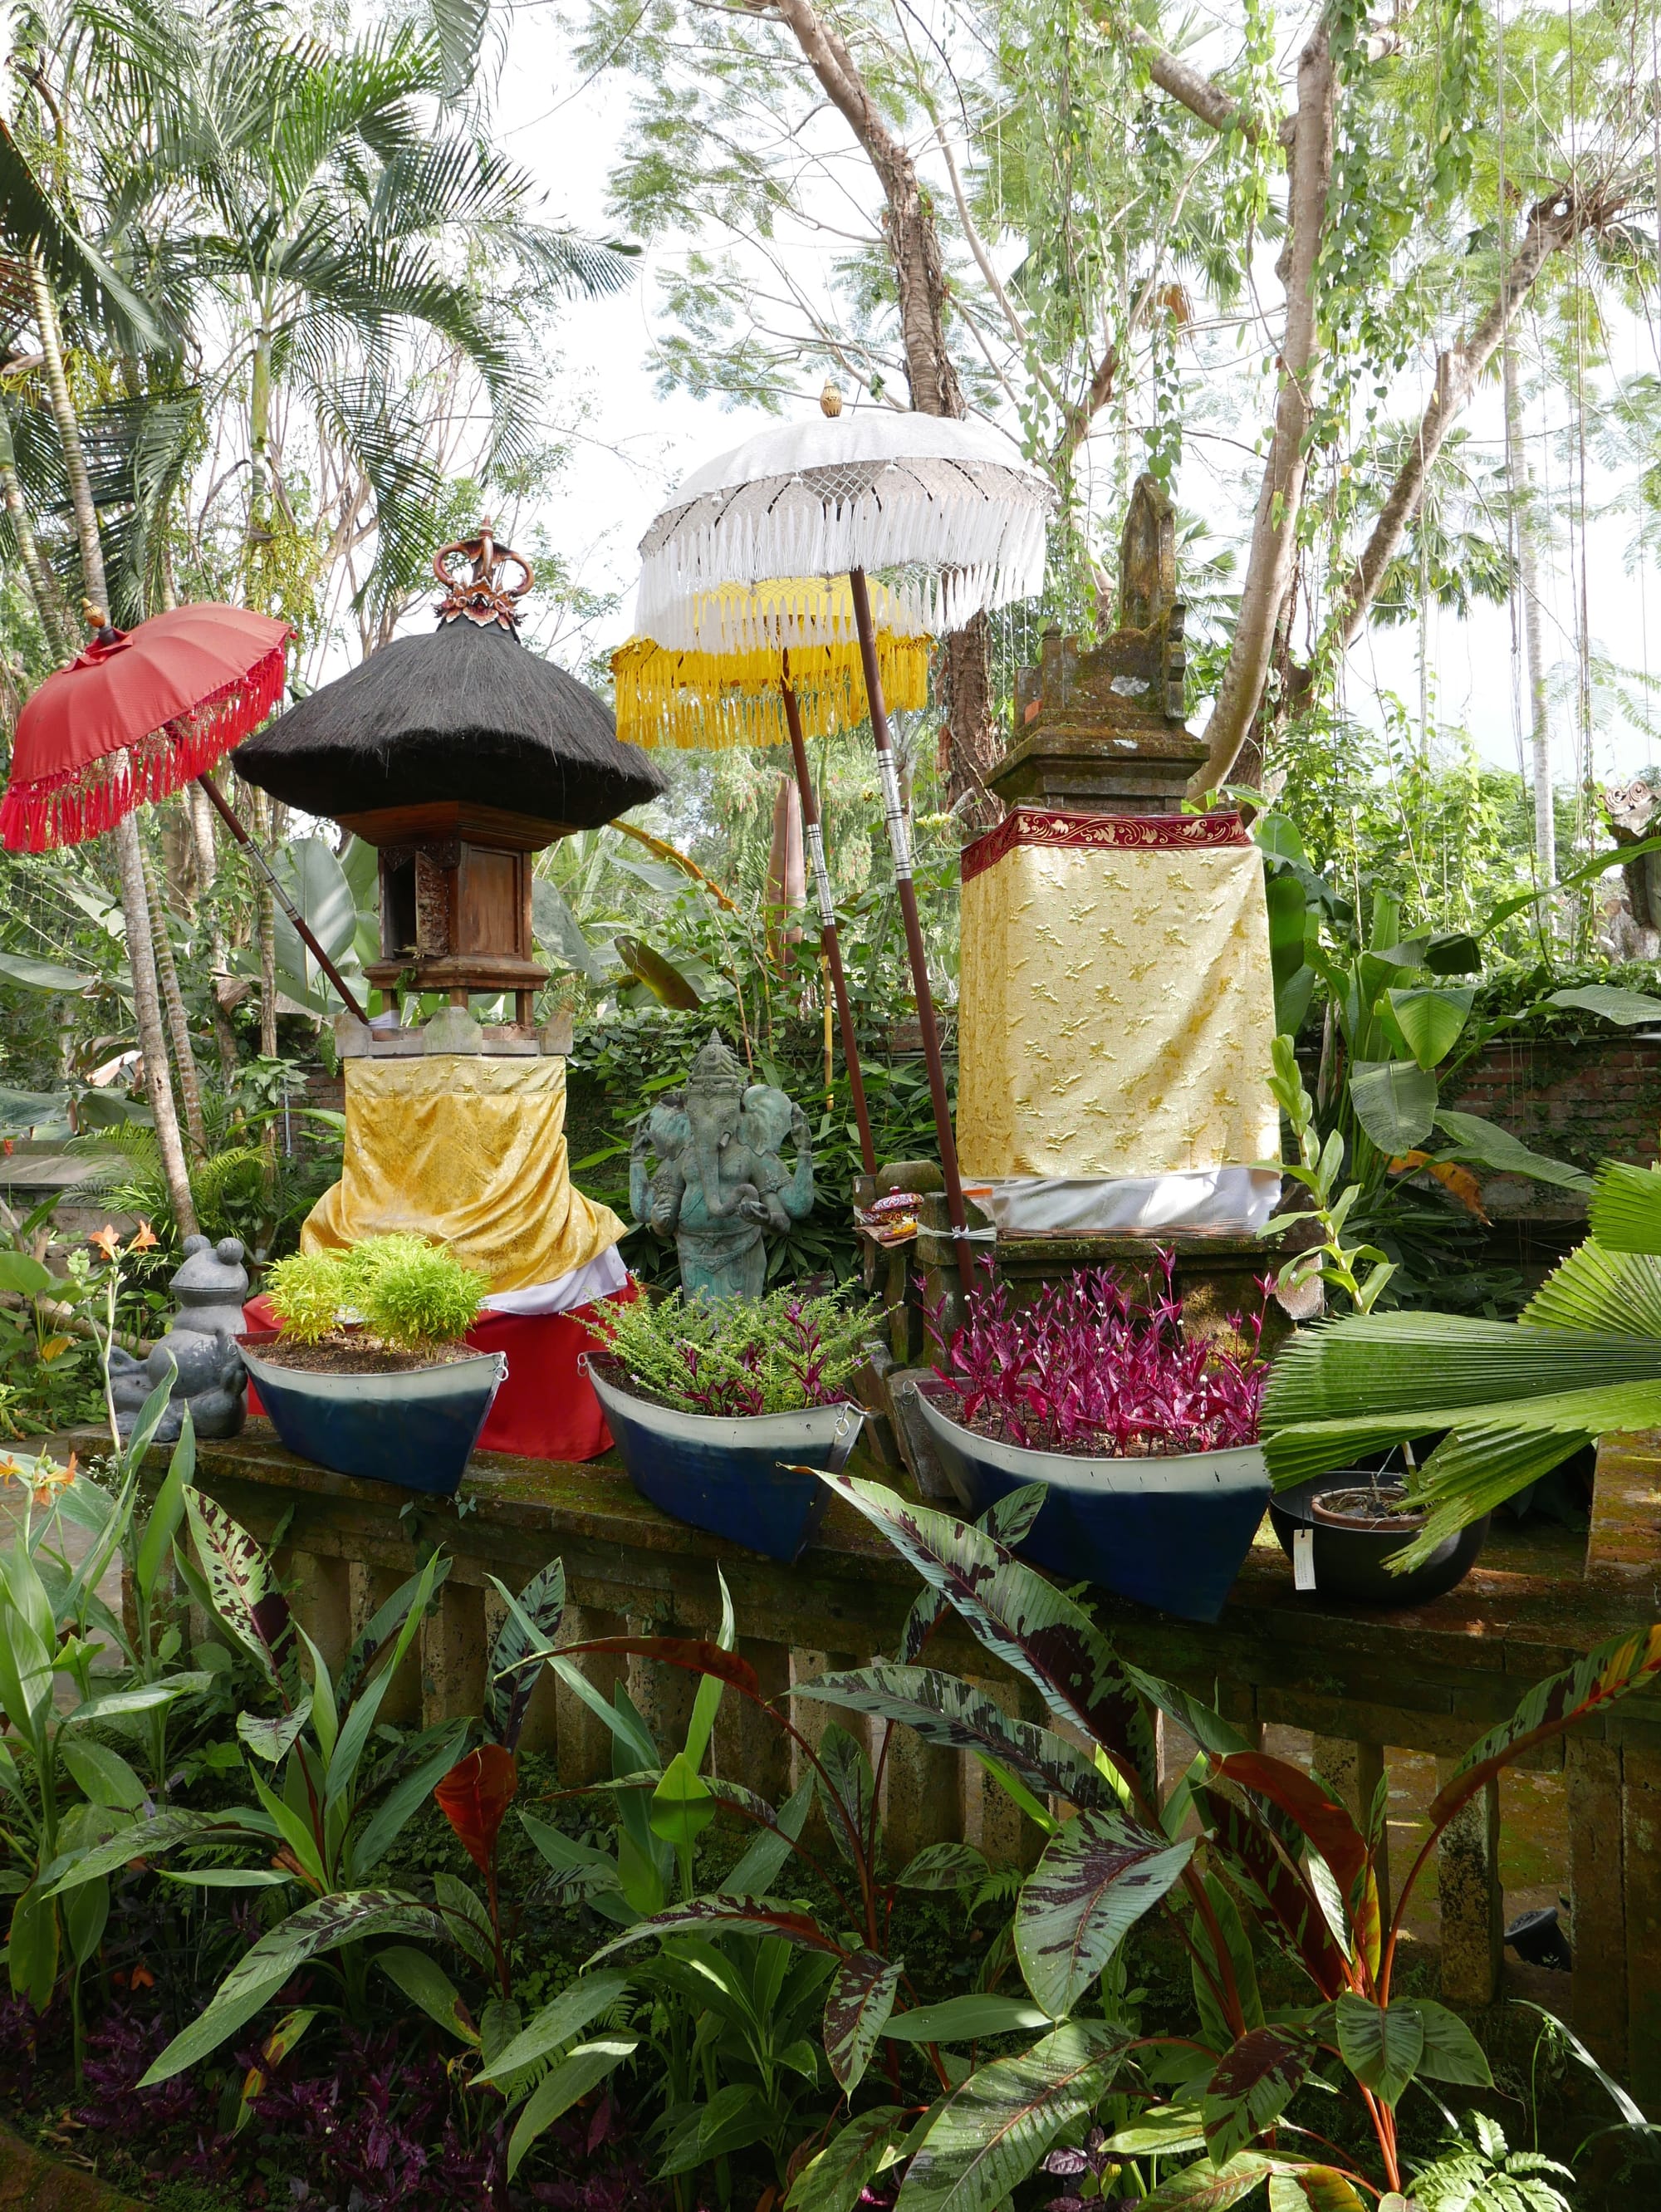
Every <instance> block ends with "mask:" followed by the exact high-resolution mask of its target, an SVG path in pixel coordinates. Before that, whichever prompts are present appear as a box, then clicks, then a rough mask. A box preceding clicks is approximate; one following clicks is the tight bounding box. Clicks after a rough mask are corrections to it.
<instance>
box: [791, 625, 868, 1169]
mask: <svg viewBox="0 0 1661 2212" xmlns="http://www.w3.org/2000/svg"><path fill="white" fill-rule="evenodd" d="M779 693H780V695H781V696H782V697H783V699H784V702H785V723H786V725H787V726H788V727H789V730H790V749H791V756H792V757H793V758H794V760H795V762H796V788H797V791H798V792H799V793H801V798H802V834H803V836H804V837H805V838H806V840H807V846H808V859H809V865H810V866H811V867H812V869H813V885H814V890H815V892H816V894H817V895H818V899H819V942H820V944H821V945H823V947H824V949H825V961H826V964H827V966H828V968H829V969H830V976H831V988H832V990H833V991H834V992H835V994H836V1018H837V1020H838V1022H839V1023H840V1024H841V1029H842V1057H843V1059H844V1060H846V1062H847V1064H848V1088H849V1090H850V1091H852V1093H853V1118H854V1120H855V1121H857V1122H858V1124H859V1157H860V1158H861V1159H862V1160H864V1164H865V1173H866V1174H867V1175H868V1176H875V1175H876V1146H875V1145H874V1144H873V1143H872V1142H871V1117H870V1108H869V1107H868V1106H867V1105H866V1103H865V1078H864V1073H863V1071H862V1070H861V1068H860V1066H859V1041H858V1038H857V1037H856V1036H855V1035H854V1033H853V1008H852V1006H850V1005H849V1004H848V979H847V977H846V975H844V974H843V973H842V943H841V939H840V937H839V936H838V934H837V929H836V902H835V901H834V899H833V898H832V896H831V887H830V876H829V874H828V872H827V870H826V867H825V840H824V836H823V833H822V831H821V829H820V825H819V808H818V805H817V804H816V803H815V798H814V790H813V777H812V775H810V773H809V769H808V748H807V744H806V743H805V741H804V740H803V736H802V710H801V708H800V707H799V706H798V705H797V699H796V687H795V686H794V684H791V680H790V655H789V654H788V653H786V654H785V659H784V666H783V670H782V672H781V674H780V676H779ZM825 1057H826V1060H827V1063H828V1061H829V1058H830V1031H829V1030H828V1029H827V1030H826V1032H825Z"/></svg>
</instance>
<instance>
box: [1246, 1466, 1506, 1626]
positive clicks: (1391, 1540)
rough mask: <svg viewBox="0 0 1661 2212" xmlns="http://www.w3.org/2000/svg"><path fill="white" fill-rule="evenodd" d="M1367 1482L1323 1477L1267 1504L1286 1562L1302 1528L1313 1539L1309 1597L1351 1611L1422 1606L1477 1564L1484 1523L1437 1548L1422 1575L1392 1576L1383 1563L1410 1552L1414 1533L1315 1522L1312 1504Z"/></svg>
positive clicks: (1352, 1474)
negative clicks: (1339, 1601) (1333, 1600)
mask: <svg viewBox="0 0 1661 2212" xmlns="http://www.w3.org/2000/svg"><path fill="white" fill-rule="evenodd" d="M1372 1481H1373V1477H1372V1476H1371V1475H1370V1474H1368V1473H1367V1470H1366V1469H1364V1468H1345V1469H1342V1470H1340V1472H1338V1473H1337V1474H1323V1475H1318V1476H1317V1477H1316V1479H1315V1480H1314V1481H1312V1482H1305V1483H1300V1484H1299V1486H1298V1487H1297V1488H1296V1489H1295V1490H1282V1491H1280V1492H1276V1495H1275V1496H1274V1497H1272V1498H1270V1501H1269V1517H1270V1521H1271V1522H1273V1523H1274V1528H1275V1534H1276V1535H1277V1536H1278V1537H1279V1538H1280V1541H1281V1549H1282V1551H1283V1552H1284V1553H1286V1556H1287V1557H1288V1559H1291V1558H1292V1557H1293V1556H1294V1554H1293V1550H1292V1541H1293V1538H1294V1534H1296V1532H1297V1531H1298V1530H1299V1529H1300V1528H1307V1529H1310V1530H1311V1531H1312V1542H1313V1557H1314V1568H1315V1595H1317V1596H1320V1597H1343V1598H1349V1600H1350V1601H1352V1602H1353V1603H1355V1604H1356V1605H1379V1606H1395V1607H1402V1606H1413V1605H1423V1604H1424V1603H1425V1602H1426V1601H1428V1599H1430V1598H1433V1597H1440V1596H1442V1595H1444V1593H1445V1592H1446V1591H1448V1590H1451V1589H1452V1588H1453V1587H1454V1585H1455V1583H1461V1582H1463V1581H1464V1578H1465V1577H1466V1576H1467V1575H1468V1574H1469V1573H1470V1570H1471V1569H1472V1567H1474V1566H1475V1565H1476V1561H1477V1559H1478V1557H1479V1555H1480V1553H1481V1552H1482V1546H1483V1544H1484V1543H1485V1542H1486V1541H1487V1538H1488V1515H1487V1514H1486V1513H1485V1514H1484V1515H1483V1516H1482V1519H1481V1520H1480V1521H1473V1522H1471V1524H1470V1528H1462V1529H1461V1530H1460V1531H1459V1533H1458V1535H1457V1536H1450V1537H1449V1538H1448V1539H1447V1540H1446V1542H1445V1543H1442V1544H1439V1545H1438V1546H1437V1547H1436V1549H1435V1550H1434V1552H1433V1553H1431V1555H1430V1557H1429V1558H1428V1559H1427V1560H1426V1561H1425V1563H1424V1565H1422V1567H1415V1569H1414V1570H1413V1571H1412V1572H1411V1573H1410V1574H1404V1575H1397V1574H1392V1573H1391V1571H1390V1568H1389V1566H1388V1565H1386V1562H1387V1561H1388V1560H1389V1559H1391V1558H1392V1557H1393V1556H1394V1554H1395V1553H1397V1552H1399V1551H1401V1550H1402V1549H1403V1547H1404V1546H1406V1545H1407V1544H1409V1543H1410V1542H1411V1541H1412V1540H1413V1537H1414V1535H1415V1533H1416V1531H1415V1528H1414V1527H1413V1526H1412V1524H1410V1523H1409V1524H1408V1525H1406V1526H1403V1524H1402V1523H1401V1522H1399V1521H1398V1522H1396V1523H1395V1524H1394V1525H1393V1526H1392V1525H1389V1524H1382V1523H1380V1522H1379V1521H1377V1520H1373V1519H1370V1518H1369V1519H1356V1520H1354V1521H1349V1522H1346V1521H1343V1520H1339V1519H1336V1518H1334V1517H1333V1516H1331V1513H1330V1512H1329V1513H1326V1514H1324V1515H1323V1516H1322V1517H1321V1518H1319V1519H1318V1518H1317V1517H1316V1514H1315V1500H1316V1499H1317V1498H1326V1497H1328V1496H1329V1495H1330V1494H1331V1492H1335V1491H1345V1490H1357V1489H1359V1490H1366V1489H1367V1488H1368V1487H1369V1486H1370V1484H1371V1483H1372Z"/></svg>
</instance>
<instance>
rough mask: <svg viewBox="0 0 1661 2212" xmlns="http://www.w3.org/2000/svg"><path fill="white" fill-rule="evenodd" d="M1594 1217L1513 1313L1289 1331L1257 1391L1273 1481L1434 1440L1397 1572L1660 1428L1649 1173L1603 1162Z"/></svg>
mask: <svg viewBox="0 0 1661 2212" xmlns="http://www.w3.org/2000/svg"><path fill="white" fill-rule="evenodd" d="M1592 1219H1593V1226H1594V1229H1596V1230H1597V1231H1599V1232H1600V1234H1599V1235H1598V1236H1594V1237H1588V1238H1587V1239H1586V1241H1585V1243H1583V1244H1581V1245H1580V1246H1579V1248H1578V1249H1576V1250H1575V1251H1573V1252H1572V1253H1571V1254H1570V1255H1569V1256H1568V1258H1567V1260H1565V1261H1563V1263H1562V1265H1561V1267H1558V1268H1556V1269H1555V1271H1554V1273H1552V1274H1551V1275H1550V1276H1549V1277H1548V1279H1547V1280H1546V1281H1545V1283H1544V1284H1543V1285H1542V1286H1541V1288H1540V1290H1539V1291H1537V1293H1536V1294H1535V1296H1534V1297H1533V1298H1532V1299H1531V1301H1530V1303H1529V1304H1528V1305H1527V1306H1526V1307H1525V1310H1524V1311H1523V1314H1522V1316H1521V1317H1520V1319H1519V1320H1518V1321H1516V1322H1487V1321H1472V1320H1466V1319H1460V1318H1456V1317H1453V1316H1448V1315H1445V1314H1365V1315H1363V1314H1358V1315H1355V1316H1350V1317H1349V1318H1347V1319H1345V1320H1343V1321H1337V1322H1328V1323H1326V1324H1325V1325H1324V1326H1320V1327H1317V1328H1312V1329H1308V1330H1306V1331H1304V1332H1302V1333H1301V1334H1300V1335H1298V1336H1297V1337H1296V1338H1294V1340H1293V1341H1292V1343H1291V1344H1289V1345H1288V1346H1287V1347H1286V1349H1285V1350H1284V1351H1283V1352H1282V1354H1281V1356H1280V1358H1278V1359H1277V1360H1276V1364H1275V1368H1274V1370H1273V1373H1272V1374H1271V1376H1270V1382H1269V1387H1268V1389H1267V1391H1266V1392H1265V1394H1264V1407H1263V1439H1264V1453H1265V1456H1266V1457H1267V1460H1268V1463H1269V1472H1270V1480H1272V1481H1273V1483H1274V1485H1275V1486H1276V1489H1279V1490H1285V1489H1288V1488H1290V1487H1292V1486H1294V1485H1295V1484H1297V1483H1300V1482H1304V1481H1306V1480H1309V1479H1310V1477H1312V1476H1313V1475H1318V1474H1327V1473H1330V1472H1331V1470H1333V1469H1334V1468H1342V1467H1345V1466H1349V1465H1352V1464H1353V1463H1354V1462H1355V1459H1356V1458H1357V1457H1358V1456H1359V1455H1361V1454H1363V1453H1367V1452H1372V1451H1376V1450H1378V1449H1380V1448H1382V1447H1384V1446H1386V1445H1390V1444H1396V1443H1407V1442H1410V1441H1412V1440H1414V1439H1415V1438H1419V1437H1428V1436H1436V1437H1440V1438H1441V1441H1440V1443H1438V1444H1437V1446H1436V1448H1435V1449H1434V1451H1433V1452H1432V1453H1431V1454H1430V1455H1429V1457H1428V1459H1427V1460H1426V1461H1425V1462H1424V1464H1423V1466H1422V1468H1419V1469H1418V1470H1417V1472H1416V1474H1415V1476H1414V1478H1413V1481H1412V1485H1411V1487H1412V1491H1413V1494H1414V1496H1415V1498H1416V1499H1417V1501H1418V1502H1419V1503H1420V1504H1423V1505H1425V1506H1427V1507H1428V1519H1427V1521H1426V1523H1425V1526H1424V1528H1422V1531H1421V1532H1420V1534H1418V1535H1417V1536H1416V1537H1415V1539H1414V1541H1412V1542H1411V1543H1410V1544H1409V1545H1407V1546H1406V1547H1404V1548H1403V1550H1402V1551H1401V1552H1400V1553H1397V1555H1396V1557H1395V1559H1393V1560H1392V1562H1391V1564H1392V1565H1397V1566H1398V1567H1399V1568H1402V1569H1407V1568H1410V1567H1413V1566H1416V1565H1421V1564H1422V1562H1423V1561H1424V1560H1425V1559H1428V1557H1429V1556H1430V1554H1431V1553H1433V1552H1434V1550H1435V1549H1436V1548H1437V1547H1438V1546H1439V1545H1440V1544H1441V1543H1442V1542H1444V1541H1446V1539H1447V1538H1448V1537H1449V1536H1452V1535H1453V1534H1456V1533H1457V1532H1458V1530H1459V1529H1460V1528H1464V1527H1467V1526H1468V1525H1469V1524H1470V1522H1473V1521H1476V1520H1480V1519H1481V1518H1482V1516H1483V1515H1484V1514H1485V1513H1488V1512H1491V1511H1492V1510H1493V1509H1494V1507H1495V1506H1496V1505H1499V1504H1503V1503H1504V1502H1505V1500H1506V1499H1507V1498H1512V1497H1514V1496H1515V1495H1516V1493H1517V1492H1519V1490H1522V1489H1525V1487H1526V1486H1528V1485H1529V1484H1530V1483H1531V1482H1536V1481H1537V1480H1539V1478H1540V1477H1541V1476H1542V1475H1543V1474H1549V1472H1550V1471H1551V1469H1552V1468H1555V1467H1557V1466H1560V1465H1561V1463H1562V1462H1563V1461H1565V1460H1566V1459H1569V1458H1571V1457H1572V1456H1573V1454H1574V1453H1575V1452H1577V1451H1579V1450H1580V1449H1582V1448H1583V1447H1584V1446H1585V1445H1586V1444H1589V1443H1596V1442H1597V1439H1598V1438H1599V1437H1604V1436H1608V1435H1610V1434H1613V1433H1615V1432H1616V1431H1620V1430H1622V1429H1642V1428H1652V1427H1661V1175H1652V1174H1650V1173H1648V1172H1646V1171H1645V1170H1639V1169H1634V1168H1626V1167H1620V1166H1617V1165H1616V1164H1614V1163H1610V1164H1608V1165H1606V1166H1605V1168H1604V1169H1603V1171H1602V1173H1601V1175H1600V1176H1599V1179H1598V1184H1597V1194H1596V1197H1595V1199H1594V1201H1593V1214H1592ZM1602 1233H1607V1234H1608V1236H1609V1238H1610V1240H1611V1241H1610V1243H1609V1245H1605V1243H1603V1241H1602Z"/></svg>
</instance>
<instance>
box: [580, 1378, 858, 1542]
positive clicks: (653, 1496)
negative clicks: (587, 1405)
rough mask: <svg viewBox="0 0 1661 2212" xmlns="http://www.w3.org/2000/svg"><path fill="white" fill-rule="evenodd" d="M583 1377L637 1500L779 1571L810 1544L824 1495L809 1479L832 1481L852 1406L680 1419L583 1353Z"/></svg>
mask: <svg viewBox="0 0 1661 2212" xmlns="http://www.w3.org/2000/svg"><path fill="white" fill-rule="evenodd" d="M585 1364H586V1369H587V1374H588V1379H589V1381H590V1382H591V1383H592V1384H593V1386H594V1394H595V1395H596V1397H597V1398H598V1400H599V1401H600V1407H601V1410H602V1411H603V1413H604V1414H605V1418H606V1425H607V1427H608V1428H609V1430H610V1431H611V1435H612V1440H613V1442H614V1443H615V1444H616V1447H617V1452H618V1456H619V1457H620V1458H621V1461H622V1462H623V1465H624V1466H625V1467H626V1468H627V1470H628V1479H629V1480H630V1481H631V1482H632V1483H633V1485H634V1487H635V1488H636V1490H638V1491H639V1492H640V1495H641V1497H642V1498H649V1499H650V1500H651V1502H652V1504H654V1505H655V1506H657V1507H658V1509H659V1510H660V1511H662V1512H664V1513H667V1514H668V1515H669V1516H670V1518H671V1519H673V1520H676V1521H684V1522H688V1524H689V1525H690V1526H691V1527H692V1528H705V1529H707V1530H708V1532H709V1534H711V1535H712V1536H724V1537H725V1539H726V1540H727V1541H728V1542H729V1543H733V1544H743V1545H744V1546H745V1547H747V1548H748V1549H749V1550H750V1551H752V1552H762V1553H766V1555H767V1558H768V1559H782V1560H783V1561H784V1562H785V1565H789V1564H790V1563H791V1561H792V1560H794V1559H797V1558H798V1557H799V1556H800V1554H801V1553H802V1551H803V1548H804V1547H805V1546H807V1545H808V1544H810V1543H811V1542H812V1541H813V1539H814V1536H815V1534H816V1532H817V1530H818V1528H819V1524H820V1522H821V1521H822V1520H823V1519H824V1517H825V1508H826V1506H827V1504H829V1502H830V1492H829V1491H828V1490H827V1488H826V1487H825V1486H824V1484H823V1483H822V1482H821V1481H820V1480H819V1479H818V1477H817V1476H816V1475H812V1474H792V1473H791V1468H792V1467H814V1468H823V1469H824V1470H825V1472H826V1473H827V1474H835V1473H836V1472H837V1470H838V1469H839V1468H840V1467H841V1466H842V1464H843V1462H845V1461H846V1458H847V1456H848V1454H849V1453H850V1452H851V1451H852V1449H853V1447H854V1444H855V1443H856V1442H857V1441H858V1436H859V1430H860V1426H861V1424H862V1423H863V1422H864V1418H865V1416H864V1411H863V1409H862V1408H861V1407H858V1406H855V1405H839V1406H809V1407H804V1408H803V1410H802V1411H801V1412H799V1413H741V1414H733V1415H718V1414H710V1413H682V1412H680V1411H679V1410H678V1409H677V1408H676V1407H672V1406H659V1405H656V1404H654V1403H653V1402H652V1400H651V1399H650V1398H642V1397H640V1396H637V1395H636V1394H635V1393H634V1392H633V1391H632V1390H629V1389H625V1388H623V1387H622V1385H621V1378H622V1376H623V1373H624V1370H623V1368H622V1365H621V1362H619V1361H617V1360H615V1359H614V1358H610V1357H609V1355H607V1354H605V1353H592V1352H591V1353H589V1354H587V1355H586V1356H585Z"/></svg>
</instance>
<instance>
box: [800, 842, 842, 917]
mask: <svg viewBox="0 0 1661 2212" xmlns="http://www.w3.org/2000/svg"><path fill="white" fill-rule="evenodd" d="M802 828H803V836H805V837H806V839H807V841H808V865H809V866H810V867H811V868H812V870H813V888H814V890H815V891H816V892H817V893H818V895H819V927H821V929H834V928H835V927H836V901H835V900H834V898H833V897H832V896H831V881H830V874H829V872H828V870H827V868H826V866H825V840H824V837H823V835H822V834H821V830H820V827H819V824H818V823H816V822H806V823H803V825H802Z"/></svg>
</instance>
